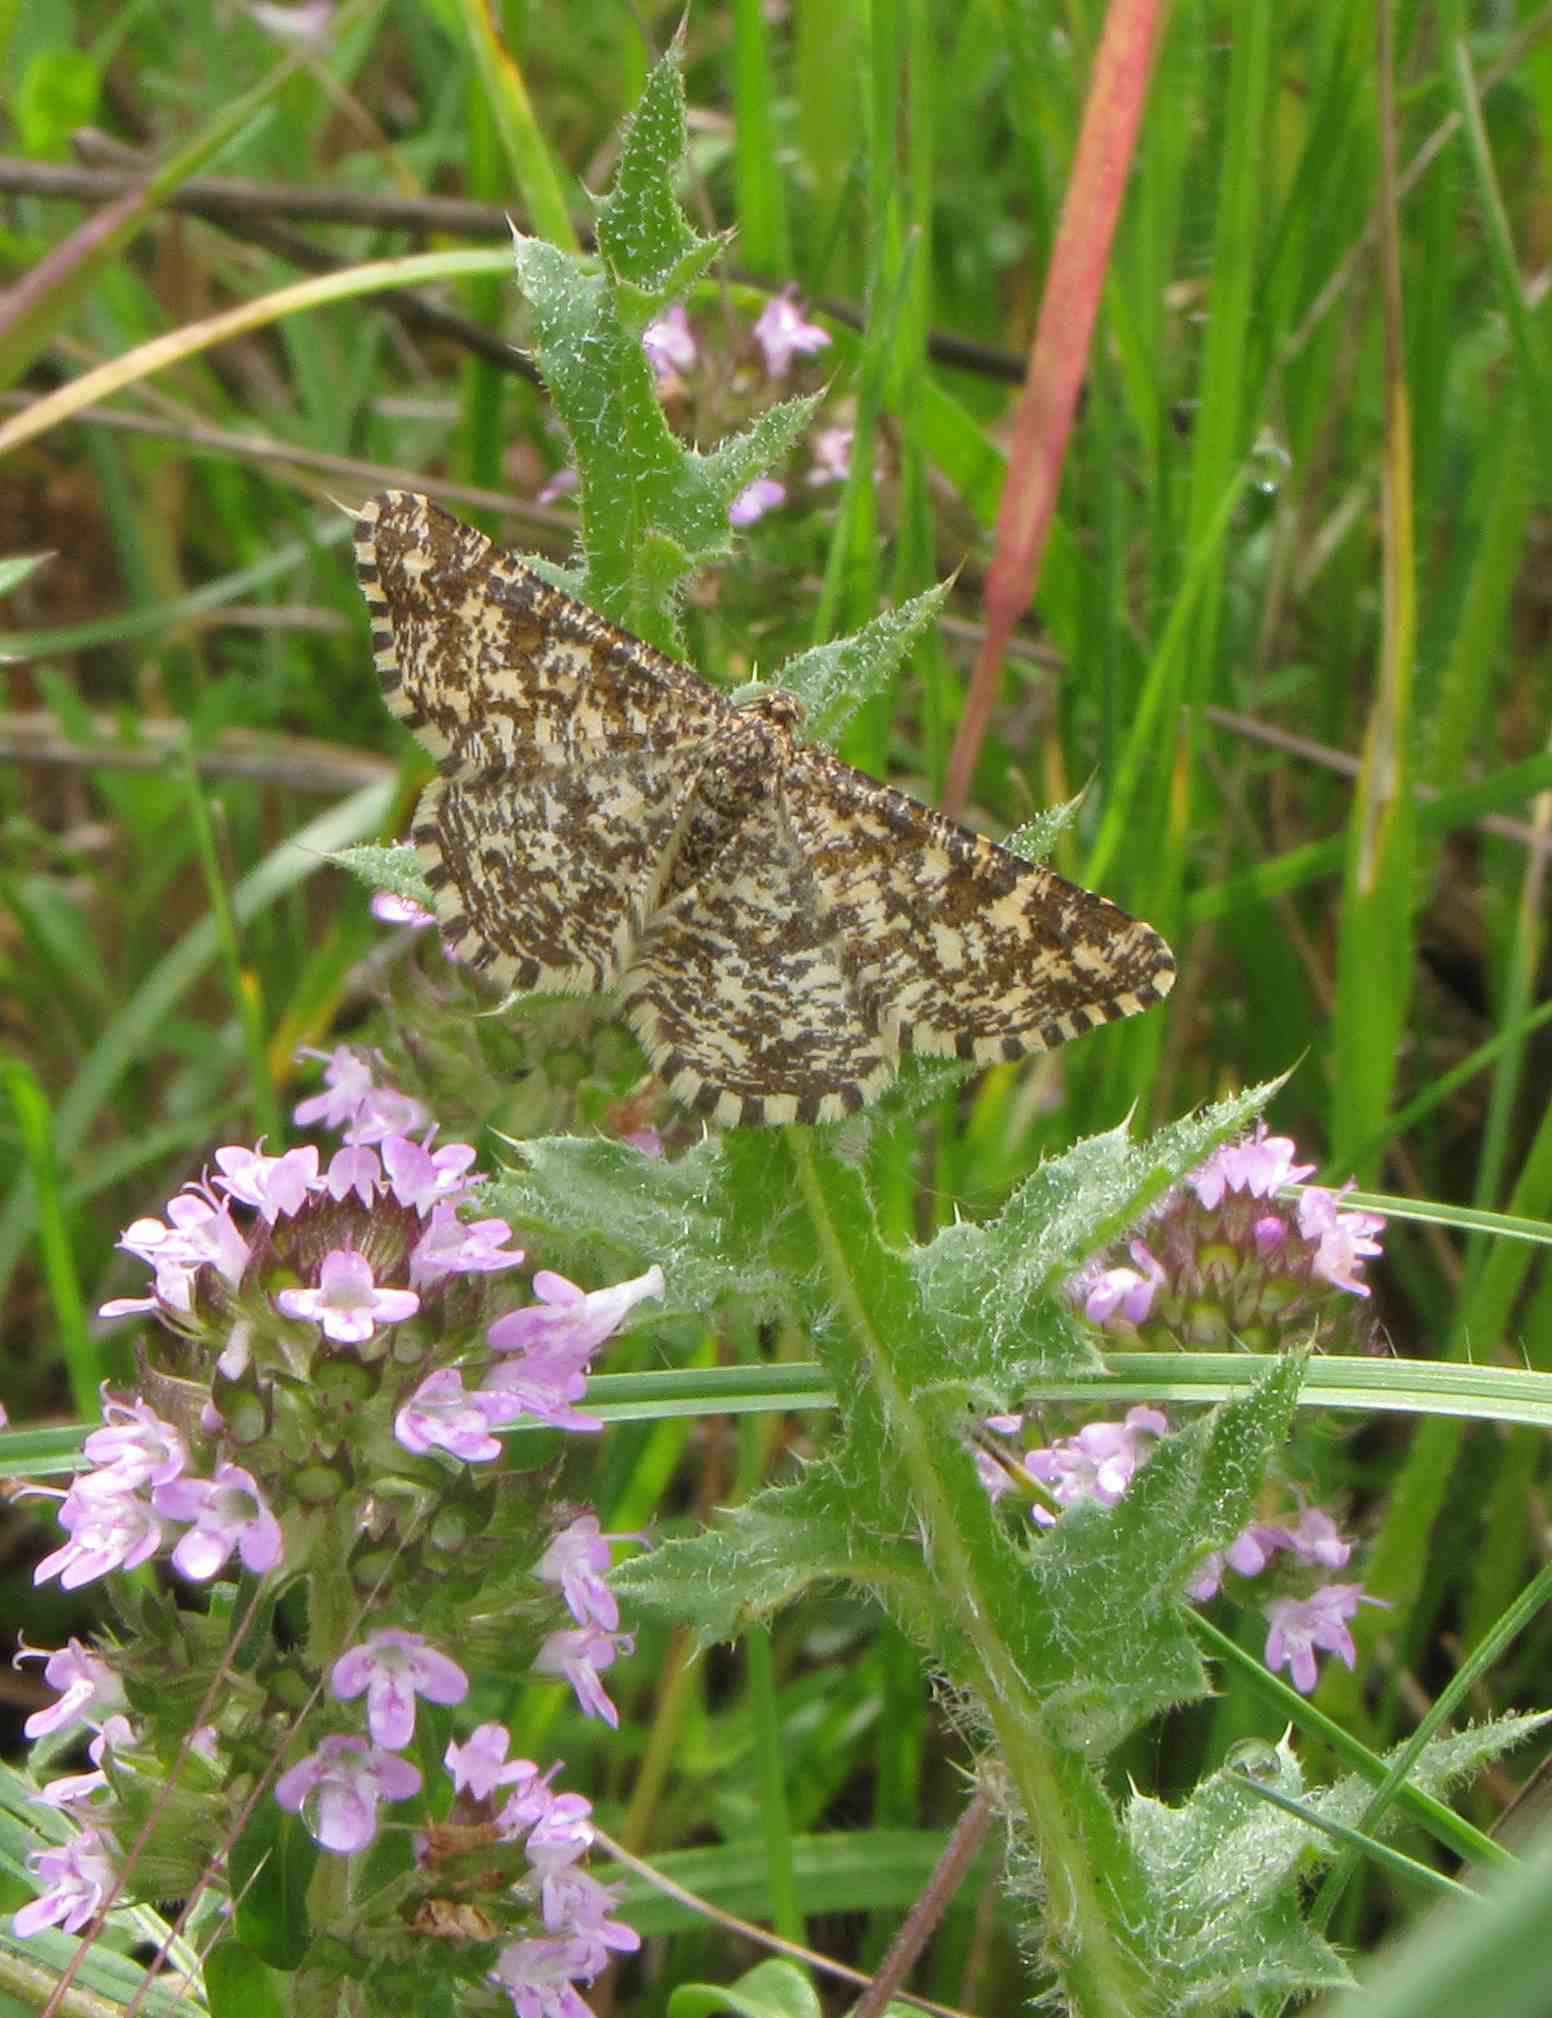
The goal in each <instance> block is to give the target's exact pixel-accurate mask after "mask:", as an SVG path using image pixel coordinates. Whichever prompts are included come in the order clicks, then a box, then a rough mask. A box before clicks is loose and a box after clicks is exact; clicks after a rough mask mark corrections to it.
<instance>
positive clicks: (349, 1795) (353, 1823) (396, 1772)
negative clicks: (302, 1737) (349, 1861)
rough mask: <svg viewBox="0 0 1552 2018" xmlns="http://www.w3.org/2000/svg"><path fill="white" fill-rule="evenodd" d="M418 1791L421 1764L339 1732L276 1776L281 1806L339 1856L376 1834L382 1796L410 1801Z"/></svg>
mask: <svg viewBox="0 0 1552 2018" xmlns="http://www.w3.org/2000/svg"><path fill="white" fill-rule="evenodd" d="M419 1792H420V1769H419V1767H417V1766H412V1765H411V1764H410V1762H409V1760H408V1759H401V1758H400V1757H399V1756H398V1754H397V1753H395V1752H385V1751H382V1750H381V1749H380V1748H379V1747H378V1746H376V1745H369V1744H368V1743H367V1741H366V1739H365V1738H350V1737H341V1736H335V1737H332V1738H325V1739H324V1741H323V1743H322V1744H321V1745H320V1746H319V1747H318V1749H317V1750H316V1751H315V1752H309V1753H308V1755H307V1757H306V1758H305V1759H302V1760H300V1761H299V1762H298V1763H297V1764H296V1765H294V1766H292V1767H291V1769H290V1770H289V1771H288V1772H285V1773H282V1774H281V1776H280V1778H279V1779H278V1780H277V1781H276V1782H275V1799H276V1800H277V1801H278V1802H279V1803H280V1805H281V1807H282V1808H284V1809H286V1810H287V1812H288V1813H290V1814H293V1815H300V1816H301V1817H302V1820H303V1821H304V1822H305V1823H306V1824H307V1828H308V1832H309V1834H311V1835H312V1836H313V1837H314V1838H315V1839H316V1840H317V1841H318V1842H320V1843H321V1844H322V1845H323V1847H324V1849H326V1850H334V1851H336V1852H338V1853H339V1855H341V1856H349V1855H351V1854H352V1853H353V1852H354V1851H356V1850H364V1849H365V1848H366V1846H367V1844H368V1843H370V1842H371V1840H372V1838H373V1837H374V1836H375V1835H376V1833H377V1804H378V1802H379V1801H407V1800H409V1799H410V1797H411V1796H412V1795H413V1794H418V1793H419Z"/></svg>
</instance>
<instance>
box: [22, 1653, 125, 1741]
mask: <svg viewBox="0 0 1552 2018" xmlns="http://www.w3.org/2000/svg"><path fill="white" fill-rule="evenodd" d="M23 1661H42V1663H43V1679H44V1681H46V1682H47V1683H48V1685H49V1687H50V1688H51V1689H58V1690H59V1691H60V1696H59V1701H58V1702H57V1703H50V1704H48V1705H47V1707H46V1708H44V1709H41V1710H34V1711H33V1713H32V1715H31V1716H30V1717H29V1718H28V1719H27V1721H26V1723H25V1724H23V1725H22V1729H23V1730H24V1731H25V1732H26V1734H27V1736H28V1737H29V1738H46V1737H51V1736H52V1735H53V1734H54V1732H56V1731H65V1730H68V1729H69V1728H70V1726H71V1725H72V1724H75V1723H82V1724H86V1725H88V1726H89V1727H90V1728H92V1729H94V1730H95V1729H97V1728H99V1727H100V1726H101V1725H102V1724H104V1723H105V1722H106V1721H107V1720H108V1719H109V1718H110V1717H112V1716H114V1715H116V1714H117V1712H118V1711H120V1710H122V1709H124V1708H125V1707H126V1704H127V1700H128V1699H127V1698H126V1696H125V1694H124V1685H123V1683H122V1682H121V1681H120V1680H119V1678H118V1675H117V1673H116V1672H115V1670H114V1669H113V1668H111V1667H110V1666H109V1665H108V1663H107V1662H106V1661H105V1660H104V1659H103V1657H102V1655H101V1654H96V1653H93V1652H92V1650H91V1648H90V1647H88V1646H86V1645H85V1644H84V1643H83V1642H82V1641H80V1640H70V1641H68V1642H67V1643H66V1645H64V1646H62V1647H56V1648H55V1649H54V1650H53V1652H52V1653H50V1652H49V1651H47V1650H46V1649H45V1648H43V1647H29V1646H28V1645H27V1644H26V1642H25V1641H24V1642H23V1643H22V1644H21V1646H20V1647H19V1648H18V1649H17V1652H16V1654H15V1655H14V1656H13V1658H12V1661H11V1665H12V1667H18V1666H20V1664H21V1663H22V1662H23Z"/></svg>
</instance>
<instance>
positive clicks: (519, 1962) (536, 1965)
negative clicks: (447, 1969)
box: [490, 1936, 597, 2018]
mask: <svg viewBox="0 0 1552 2018" xmlns="http://www.w3.org/2000/svg"><path fill="white" fill-rule="evenodd" d="M591 1959H592V1950H591V1948H590V1947H589V1946H588V1945H587V1944H586V1943H584V1942H581V1941H571V1940H565V1939H557V1938H555V1937H554V1936H551V1937H550V1938H549V1939H548V1940H532V1941H513V1942H511V1943H510V1944H509V1945H508V1946H507V1947H505V1948H503V1949H502V1951H501V1953H500V1954H499V1955H498V1956H497V1958H496V1966H495V1968H494V1969H492V1970H491V1972H490V1980H491V1982H492V1983H494V1984H496V1985H497V1987H498V1988H500V1989H502V1990H505V1991H506V1993H507V1995H508V1996H509V1997H510V1998H511V2000H512V2008H513V2010H514V2011H515V2012H516V2013H517V2018H593V2014H592V2012H591V2011H589V2009H588V2007H587V2006H586V2005H585V2004H584V2003H583V2001H582V1999H581V1998H580V1997H579V1996H578V1995H577V1993H576V1990H575V1988H574V1987H573V1985H574V1982H576V1981H580V1982H584V1983H591V1982H592V1980H593V1977H594V1976H595V1975H596V1974H597V1971H596V1970H595V1969H592V1968H589V1967H588V1964H589V1962H590V1961H591Z"/></svg>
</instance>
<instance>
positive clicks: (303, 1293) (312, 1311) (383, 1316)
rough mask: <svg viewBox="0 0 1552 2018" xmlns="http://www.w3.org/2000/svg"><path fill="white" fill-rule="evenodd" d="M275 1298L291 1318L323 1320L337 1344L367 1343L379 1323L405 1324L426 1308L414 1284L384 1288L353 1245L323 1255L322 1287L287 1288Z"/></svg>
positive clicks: (320, 1285)
mask: <svg viewBox="0 0 1552 2018" xmlns="http://www.w3.org/2000/svg"><path fill="white" fill-rule="evenodd" d="M275 1301H276V1303H277V1304H278V1305H279V1306H280V1308H281V1309H282V1310H283V1311H284V1312H285V1314H286V1316H287V1317H296V1318H300V1319H302V1321H303V1322H304V1323H308V1324H318V1325H322V1327H323V1332H324V1336H325V1337H326V1338H332V1339H333V1340H334V1342H335V1344H336V1345H364V1344H365V1343H366V1341H367V1340H368V1339H369V1338H370V1337H371V1336H372V1333H373V1332H374V1331H375V1330H376V1329H377V1327H378V1325H380V1324H399V1323H402V1322H403V1320H404V1319H405V1318H406V1317H413V1316H414V1315H415V1313H416V1311H417V1310H419V1308H420V1298H419V1297H418V1296H417V1295H416V1294H415V1292H414V1291H413V1290H412V1289H379V1288H378V1287H377V1285H376V1284H375V1283H374V1282H373V1280H372V1265H371V1263H370V1262H369V1261H368V1260H367V1258H366V1256H365V1255H364V1254H357V1253H356V1252H355V1250H354V1249H352V1248H335V1249H334V1250H333V1251H332V1252H331V1253H328V1254H326V1255H325V1256H324V1257H323V1266H322V1268H321V1269H319V1271H318V1287H317V1288H316V1289H283V1290H281V1292H280V1294H279V1295H278V1296H277V1297H276V1298H275Z"/></svg>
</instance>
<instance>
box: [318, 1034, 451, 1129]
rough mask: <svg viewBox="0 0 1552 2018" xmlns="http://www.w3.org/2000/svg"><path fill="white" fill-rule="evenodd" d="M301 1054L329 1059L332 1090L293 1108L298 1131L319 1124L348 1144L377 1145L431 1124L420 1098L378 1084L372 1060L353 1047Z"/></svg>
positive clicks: (326, 1076)
mask: <svg viewBox="0 0 1552 2018" xmlns="http://www.w3.org/2000/svg"><path fill="white" fill-rule="evenodd" d="M302 1055H303V1056H304V1057H306V1058H323V1057H325V1056H327V1063H326V1065H325V1067H324V1074H323V1083H324V1085H325V1086H326V1087H327V1088H328V1091H327V1092H326V1093H316V1094H314V1095H313V1096H312V1098H311V1099H308V1100H304V1101H302V1103H301V1104H300V1105H299V1106H298V1107H296V1108H294V1109H293V1110H292V1119H293V1120H294V1121H295V1122H296V1125H297V1127H298V1128H309V1127H311V1126H312V1124H313V1123H314V1122H315V1121H316V1122H319V1123H321V1124H322V1126H323V1127H325V1128H327V1129H330V1130H332V1131H334V1132H336V1133H338V1134H339V1135H341V1136H343V1138H344V1140H345V1141H346V1142H349V1143H357V1142H365V1143H372V1142H382V1141H383V1140H385V1138H386V1137H388V1136H390V1135H412V1134H414V1133H416V1132H417V1131H418V1130H420V1129H423V1128H425V1127H426V1126H427V1124H428V1123H429V1121H430V1118H431V1117H430V1116H429V1115H428V1114H427V1112H426V1110H425V1108H424V1107H422V1106H421V1104H420V1102H419V1101H418V1100H412V1099H411V1098H410V1096H409V1095H408V1094H407V1093H401V1092H400V1091H399V1090H398V1088H397V1087H396V1086H382V1087H380V1086H378V1085H377V1083H376V1081H375V1080H374V1079H373V1077H372V1067H371V1064H370V1062H369V1061H368V1060H367V1059H365V1058H362V1057H361V1056H360V1055H359V1054H358V1053H357V1052H355V1051H352V1050H351V1048H350V1046H349V1045H348V1044H341V1045H340V1046H339V1047H338V1048H337V1049H336V1050H334V1051H333V1052H330V1053H328V1054H325V1053H323V1052H321V1051H304V1052H303V1053H302Z"/></svg>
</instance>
